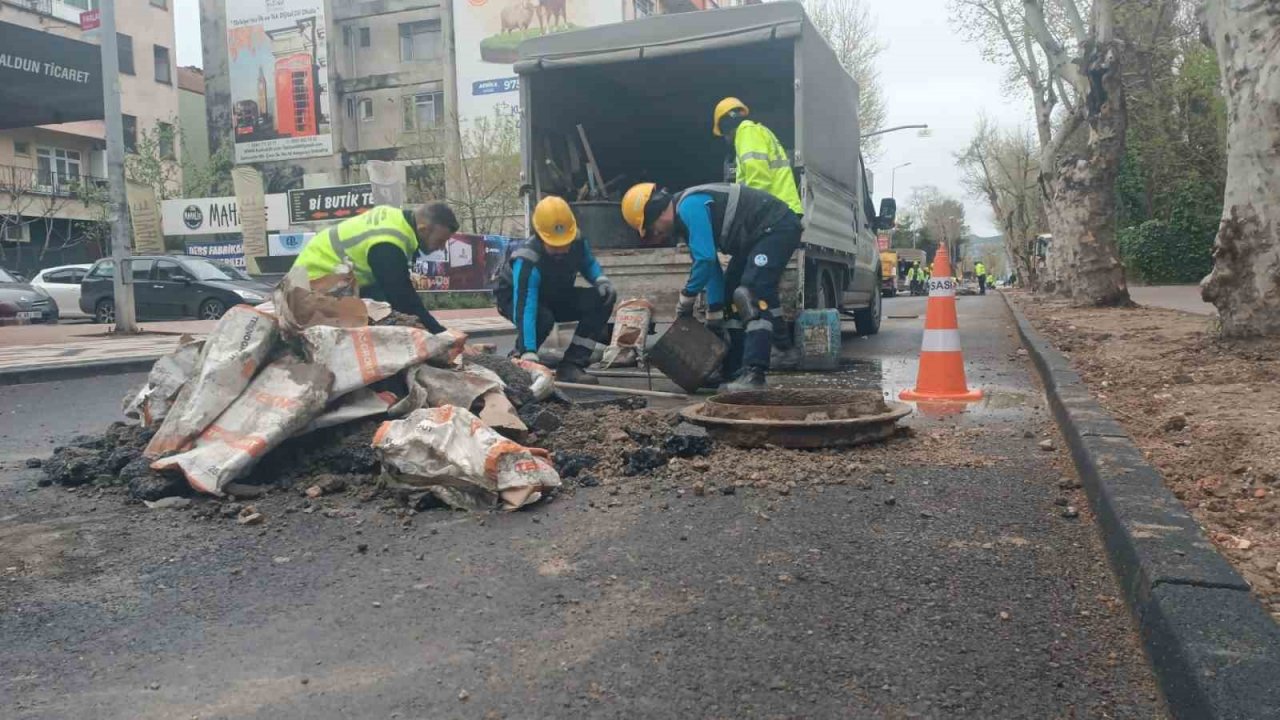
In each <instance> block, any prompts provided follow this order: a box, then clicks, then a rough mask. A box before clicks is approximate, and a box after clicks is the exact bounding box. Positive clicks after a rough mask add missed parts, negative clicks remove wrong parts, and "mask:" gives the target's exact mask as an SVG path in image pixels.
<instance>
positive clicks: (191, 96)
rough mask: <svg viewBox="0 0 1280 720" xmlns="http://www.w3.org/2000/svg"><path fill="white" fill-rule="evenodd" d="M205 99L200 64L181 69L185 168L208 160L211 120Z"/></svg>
mask: <svg viewBox="0 0 1280 720" xmlns="http://www.w3.org/2000/svg"><path fill="white" fill-rule="evenodd" d="M207 114H208V109H207V108H206V107H205V102H204V72H203V71H202V70H200V68H198V67H180V68H178V127H180V128H181V129H182V132H181V133H179V135H180V136H181V137H180V140H181V149H180V152H181V154H180V157H181V158H182V164H183V166H185V167H188V168H193V167H203V166H204V165H206V164H207V163H208V162H209V120H208V117H207Z"/></svg>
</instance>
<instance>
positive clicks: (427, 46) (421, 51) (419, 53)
mask: <svg viewBox="0 0 1280 720" xmlns="http://www.w3.org/2000/svg"><path fill="white" fill-rule="evenodd" d="M440 37H441V36H440V21H439V20H423V21H421V22H411V23H400V59H401V60H402V61H405V62H408V61H411V60H432V59H434V58H438V57H440V51H441V47H440V46H441V44H442V43H441V41H440Z"/></svg>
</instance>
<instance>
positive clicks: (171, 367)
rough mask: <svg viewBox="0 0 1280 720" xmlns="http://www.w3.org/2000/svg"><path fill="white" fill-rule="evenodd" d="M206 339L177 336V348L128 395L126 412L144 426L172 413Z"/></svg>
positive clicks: (158, 363)
mask: <svg viewBox="0 0 1280 720" xmlns="http://www.w3.org/2000/svg"><path fill="white" fill-rule="evenodd" d="M203 348H204V341H203V340H195V339H193V338H192V337H191V336H190V335H183V336H182V337H181V338H179V339H178V349H177V350H174V351H173V352H171V353H169V354H168V355H165V356H164V357H162V358H160V359H159V360H156V364H155V365H152V366H151V373H150V374H148V375H147V383H146V384H145V385H143V386H142V388H141V389H139V390H138V391H137V392H136V393H134V394H132V395H130V396H129V397H126V398H125V402H124V415H125V417H127V418H133V419H135V420H137V421H138V422H139V423H140V424H141V425H142V427H146V428H149V427H156V426H157V425H159V424H160V422H161V421H162V420H164V418H165V416H166V415H168V414H169V408H171V407H172V406H173V402H174V400H176V399H177V397H178V393H179V392H180V391H181V390H182V386H183V385H186V384H187V381H188V380H190V379H191V376H192V375H194V374H195V371H196V368H197V367H198V366H199V364H200V351H201V350H202V349H203Z"/></svg>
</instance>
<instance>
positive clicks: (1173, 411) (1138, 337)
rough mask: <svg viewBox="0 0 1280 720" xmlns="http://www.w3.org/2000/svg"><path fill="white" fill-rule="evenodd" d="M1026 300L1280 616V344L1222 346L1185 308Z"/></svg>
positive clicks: (1034, 318)
mask: <svg viewBox="0 0 1280 720" xmlns="http://www.w3.org/2000/svg"><path fill="white" fill-rule="evenodd" d="M1015 302H1017V304H1018V306H1019V308H1021V309H1022V311H1023V312H1024V313H1025V314H1026V315H1027V317H1028V319H1030V320H1031V323H1032V324H1033V325H1035V327H1036V328H1037V329H1038V330H1039V331H1040V332H1042V333H1044V334H1045V336H1046V337H1048V338H1049V339H1050V340H1051V341H1052V342H1053V343H1054V344H1055V345H1056V346H1057V347H1058V349H1059V350H1061V351H1062V352H1063V353H1064V354H1066V355H1067V356H1068V358H1070V361H1071V365H1072V367H1073V368H1075V370H1076V371H1077V372H1079V373H1080V375H1081V377H1082V378H1084V380H1085V382H1086V383H1088V384H1089V387H1090V389H1091V390H1092V391H1093V393H1094V395H1095V396H1096V397H1097V398H1098V401H1099V402H1100V403H1101V404H1102V405H1103V406H1104V407H1105V408H1106V409H1107V410H1109V411H1110V412H1111V413H1112V414H1114V415H1115V416H1116V417H1117V418H1118V419H1119V420H1120V421H1121V423H1122V424H1123V425H1124V427H1125V429H1126V430H1127V431H1128V432H1129V434H1130V435H1132V436H1133V439H1134V441H1135V442H1136V443H1137V444H1138V446H1139V447H1140V448H1141V449H1142V451H1143V454H1144V455H1146V456H1147V459H1148V460H1149V461H1150V462H1151V463H1152V464H1154V465H1155V466H1156V467H1157V468H1159V470H1160V472H1161V473H1162V474H1163V475H1164V477H1165V480H1166V481H1167V482H1168V484H1169V486H1170V488H1171V489H1172V490H1173V492H1174V494H1175V495H1177V496H1178V498H1179V499H1181V500H1182V501H1183V502H1184V503H1185V504H1186V506H1187V507H1188V508H1189V509H1190V511H1191V513H1192V515H1194V516H1195V518H1196V519H1197V520H1198V521H1199V522H1200V524H1201V525H1202V526H1203V527H1204V528H1205V530H1206V531H1207V532H1208V534H1209V537H1210V538H1212V539H1213V542H1214V544H1216V545H1217V546H1218V548H1219V549H1220V550H1221V552H1222V553H1223V554H1224V555H1225V556H1226V557H1227V558H1229V559H1230V560H1231V562H1232V564H1234V565H1235V567H1236V569H1237V570H1239V571H1240V573H1241V574H1242V575H1244V577H1245V579H1246V580H1248V581H1249V583H1250V584H1251V585H1252V586H1253V588H1254V591H1255V593H1256V594H1257V596H1258V597H1259V598H1260V599H1261V600H1262V601H1263V604H1264V605H1265V606H1266V607H1267V608H1268V609H1269V610H1270V611H1271V614H1272V615H1273V616H1275V617H1276V618H1277V619H1280V341H1275V340H1267V341H1249V342H1230V341H1225V340H1221V339H1219V338H1218V337H1217V335H1216V334H1215V332H1214V330H1215V328H1214V322H1215V321H1214V320H1213V319H1211V318H1207V317H1204V316H1200V315H1192V314H1189V313H1183V312H1178V311H1175V310H1163V309H1158V308H1149V307H1133V308H1100V309H1085V308H1074V307H1070V306H1069V305H1067V304H1066V303H1063V302H1057V301H1050V300H1044V299H1039V298H1032V297H1029V296H1018V297H1016V299H1015Z"/></svg>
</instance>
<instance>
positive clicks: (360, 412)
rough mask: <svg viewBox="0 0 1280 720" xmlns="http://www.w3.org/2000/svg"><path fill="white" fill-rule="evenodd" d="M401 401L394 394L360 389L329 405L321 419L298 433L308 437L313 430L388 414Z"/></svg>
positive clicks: (365, 388)
mask: <svg viewBox="0 0 1280 720" xmlns="http://www.w3.org/2000/svg"><path fill="white" fill-rule="evenodd" d="M399 401H400V398H398V397H396V396H395V394H394V393H390V392H387V391H385V390H383V391H377V390H374V389H373V388H368V387H364V388H360V389H359V390H356V391H354V392H349V393H347V394H346V395H343V396H342V397H340V398H338V399H336V400H334V401H333V402H331V403H329V404H328V405H327V406H326V407H325V409H324V412H323V413H322V414H321V415H320V417H318V418H316V419H315V420H312V421H311V422H310V423H308V424H307V426H306V427H304V428H302V429H301V430H299V431H298V435H306V434H307V433H309V432H311V431H313V430H319V429H321V428H327V427H333V426H335V425H345V424H346V423H349V422H354V421H356V420H362V419H364V418H367V417H373V416H375V415H383V414H386V413H387V411H388V410H390V409H391V407H392V406H393V405H395V404H396V403H397V402H399Z"/></svg>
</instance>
